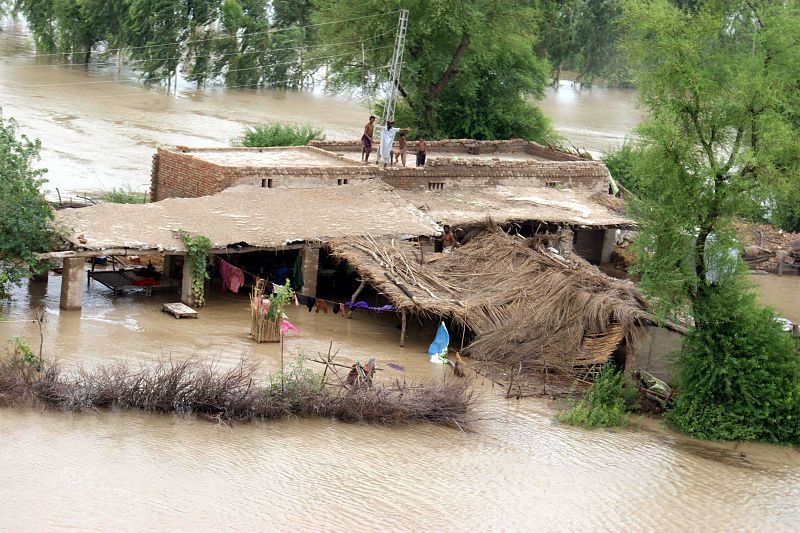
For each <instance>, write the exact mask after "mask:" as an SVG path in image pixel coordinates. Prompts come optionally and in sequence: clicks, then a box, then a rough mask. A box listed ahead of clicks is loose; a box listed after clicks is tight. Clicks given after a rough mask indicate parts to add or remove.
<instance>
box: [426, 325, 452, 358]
mask: <svg viewBox="0 0 800 533" xmlns="http://www.w3.org/2000/svg"><path fill="white" fill-rule="evenodd" d="M448 344H450V333H448V332H447V327H446V326H445V325H444V322H440V323H439V329H437V330H436V336H435V337H434V338H433V342H432V343H431V345H430V347H429V348H428V355H430V356H431V362H432V363H443V362H444V360H445V359H446V358H447V345H448Z"/></svg>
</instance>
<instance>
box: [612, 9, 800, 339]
mask: <svg viewBox="0 0 800 533" xmlns="http://www.w3.org/2000/svg"><path fill="white" fill-rule="evenodd" d="M624 5H625V24H626V39H625V43H624V45H625V50H626V52H627V55H628V57H629V59H630V61H631V65H632V68H633V69H634V72H635V79H636V86H637V88H638V90H639V94H640V99H641V101H642V103H643V104H644V106H645V107H646V108H647V111H648V118H647V119H646V120H645V121H644V122H643V123H642V124H641V125H640V127H639V128H638V131H637V133H638V134H639V138H640V140H641V153H640V154H639V155H638V157H637V158H636V161H635V164H634V167H633V174H634V175H635V176H636V179H637V196H638V199H637V201H635V202H633V203H632V204H631V206H630V207H631V211H632V213H633V214H634V216H635V217H636V219H637V222H638V224H639V228H640V232H639V235H640V237H639V242H638V243H637V249H638V251H639V254H640V258H639V261H638V266H637V268H638V269H639V271H640V273H641V274H642V287H643V289H645V291H646V292H647V293H648V294H649V295H650V296H651V297H654V298H656V300H657V301H658V302H659V303H660V304H661V305H662V308H666V309H669V310H671V311H673V312H676V311H680V310H685V309H686V308H687V306H690V304H691V303H692V302H693V301H695V300H697V299H698V298H700V297H701V296H702V293H703V292H704V291H707V290H710V288H711V286H712V285H714V284H715V283H716V281H714V279H713V278H714V276H712V275H711V274H712V272H711V270H712V267H713V266H714V265H713V260H710V259H709V257H707V255H708V254H709V253H710V252H712V251H713V250H717V252H714V253H716V256H717V258H720V257H722V256H723V255H724V254H722V253H719V250H722V249H723V248H724V247H725V246H731V247H738V246H737V244H736V243H735V241H733V232H732V231H731V220H732V219H733V217H735V216H736V215H737V214H739V213H742V212H747V211H748V210H751V209H752V208H753V207H754V206H759V205H762V204H763V203H769V202H770V201H771V197H774V195H773V194H772V193H774V191H776V190H781V189H782V188H784V187H787V186H789V187H791V185H790V184H791V183H795V184H796V183H797V178H798V176H799V175H800V144H798V143H797V142H796V141H795V140H796V138H797V137H798V133H799V132H798V131H797V116H798V111H800V97H798V92H797V90H796V83H797V80H798V79H800V55H798V54H796V53H795V51H794V46H793V43H796V42H800V8H798V6H797V5H796V4H794V3H791V4H785V5H784V4H779V3H769V2H746V1H721V0H719V1H717V0H714V1H711V0H709V1H707V2H703V3H700V4H698V6H696V8H695V9H693V10H685V11H684V10H681V9H679V8H677V7H675V6H674V5H672V4H671V3H670V2H668V1H667V0H628V1H626V2H625V4H624ZM710 240H713V244H709V241H710ZM699 326H700V327H702V324H700V325H699Z"/></svg>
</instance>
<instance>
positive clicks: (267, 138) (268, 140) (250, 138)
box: [232, 123, 325, 148]
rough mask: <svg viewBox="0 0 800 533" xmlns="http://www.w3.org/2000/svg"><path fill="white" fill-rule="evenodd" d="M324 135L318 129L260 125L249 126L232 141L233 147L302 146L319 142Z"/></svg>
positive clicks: (298, 126)
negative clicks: (311, 142) (310, 142)
mask: <svg viewBox="0 0 800 533" xmlns="http://www.w3.org/2000/svg"><path fill="white" fill-rule="evenodd" d="M324 139H325V135H324V134H323V133H322V130H321V129H319V128H312V127H311V126H308V125H300V124H278V123H272V124H261V125H258V126H250V127H249V128H247V129H246V130H245V131H244V133H243V134H242V136H241V137H237V138H235V139H233V141H232V142H233V145H234V146H245V147H248V148H262V147H270V146H303V145H306V144H308V143H309V141H321V140H324Z"/></svg>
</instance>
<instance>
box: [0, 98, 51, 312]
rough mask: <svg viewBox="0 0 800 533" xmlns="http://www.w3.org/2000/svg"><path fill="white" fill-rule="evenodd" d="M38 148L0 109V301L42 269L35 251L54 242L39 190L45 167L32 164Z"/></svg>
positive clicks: (47, 208)
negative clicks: (18, 284) (12, 289)
mask: <svg viewBox="0 0 800 533" xmlns="http://www.w3.org/2000/svg"><path fill="white" fill-rule="evenodd" d="M39 147H40V143H39V141H38V140H36V141H31V140H30V139H28V138H27V137H26V136H25V135H20V134H19V133H18V127H17V123H16V121H14V120H13V119H5V118H3V115H2V111H0V198H2V201H1V202H0V300H2V299H6V298H8V292H7V290H8V286H9V284H11V283H18V282H19V281H20V280H21V279H22V278H24V277H25V276H27V275H29V274H31V273H36V272H37V271H38V270H40V269H41V268H43V267H42V265H41V264H40V263H39V262H38V261H37V260H36V257H35V256H34V254H35V253H37V252H45V251H47V250H49V249H50V248H51V247H52V245H53V244H54V242H55V237H56V235H55V233H54V232H53V229H52V226H51V225H50V222H51V220H52V218H53V213H52V211H51V209H50V206H49V204H48V203H47V202H46V201H45V199H44V197H43V196H42V195H41V193H40V192H39V188H40V187H41V186H42V185H43V184H44V183H45V182H46V180H45V179H44V178H43V177H42V176H43V175H44V173H45V170H44V169H35V168H34V167H33V165H34V163H35V162H36V161H37V160H38V159H39Z"/></svg>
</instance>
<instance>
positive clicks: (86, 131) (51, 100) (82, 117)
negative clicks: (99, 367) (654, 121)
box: [0, 21, 800, 531]
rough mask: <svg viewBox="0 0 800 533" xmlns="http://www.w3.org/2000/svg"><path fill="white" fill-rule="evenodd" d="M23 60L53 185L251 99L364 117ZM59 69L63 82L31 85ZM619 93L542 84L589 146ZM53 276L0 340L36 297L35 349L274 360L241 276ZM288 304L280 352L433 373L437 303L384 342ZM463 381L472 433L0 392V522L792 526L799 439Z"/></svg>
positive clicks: (19, 292) (2, 50)
mask: <svg viewBox="0 0 800 533" xmlns="http://www.w3.org/2000/svg"><path fill="white" fill-rule="evenodd" d="M2 28H3V30H2V31H0V55H3V56H7V55H10V54H12V53H30V52H31V50H32V49H31V47H30V43H29V40H28V39H27V37H26V34H25V29H24V26H23V25H21V24H19V23H16V24H15V23H11V22H9V21H5V22H4V23H3V26H2ZM35 64H36V63H35V62H33V61H32V60H26V59H0V101H2V105H3V110H4V113H5V115H6V116H14V117H15V118H17V119H18V120H19V122H20V124H21V126H22V127H23V129H24V130H25V131H26V132H27V133H29V134H31V135H32V136H36V137H39V138H41V140H42V142H43V166H45V167H47V168H49V170H50V171H49V173H48V177H49V179H50V181H51V185H50V186H51V187H59V188H60V189H61V190H62V191H70V190H71V191H75V190H86V189H93V188H99V187H106V188H108V187H113V186H125V185H130V186H132V187H133V188H136V189H144V188H145V187H146V184H147V181H148V175H149V165H150V157H151V155H152V153H153V151H154V148H155V147H156V146H157V145H159V144H185V145H204V146H223V145H226V144H227V143H228V141H229V139H230V138H231V137H233V136H235V135H238V134H239V133H240V131H241V128H242V125H243V124H246V123H251V122H259V121H263V120H284V121H292V122H298V121H299V122H309V121H311V122H313V123H314V124H315V125H318V126H321V127H323V128H324V129H325V130H326V132H327V133H328V136H329V138H337V139H339V138H341V139H344V138H350V137H357V136H358V134H359V133H360V128H361V126H362V122H363V121H364V116H365V115H366V114H367V112H366V111H365V110H364V108H363V106H362V103H361V102H359V101H358V100H355V99H349V98H346V97H341V96H329V95H325V94H321V93H315V92H302V93H301V92H280V91H257V92H248V91H236V90H221V89H219V90H211V91H206V92H203V93H196V92H195V91H193V90H191V89H188V88H187V89H180V90H179V91H178V95H177V97H167V96H164V95H157V94H148V93H146V91H145V89H143V88H141V87H140V86H138V85H137V84H136V81H135V77H134V76H132V75H130V74H125V73H124V72H123V75H122V76H121V77H120V78H119V79H117V78H116V71H115V69H113V68H111V69H105V70H103V69H91V70H90V71H88V72H86V71H84V70H82V69H72V70H70V69H65V68H63V67H41V68H39V67H37V68H29V67H32V66H33V65H35ZM86 81H92V82H94V81H103V82H105V81H114V83H97V84H84V82H86ZM55 83H61V84H66V83H69V84H74V85H59V86H51V87H31V86H32V85H45V84H55ZM26 86H27V87H26ZM633 101H634V94H633V93H632V92H630V91H615V90H607V89H592V90H591V91H581V92H577V91H573V90H572V88H571V87H569V85H568V82H567V84H564V85H563V86H562V87H561V88H560V89H559V90H558V91H557V92H555V91H551V92H549V93H548V96H547V98H546V99H545V100H544V101H543V102H542V103H541V105H542V107H543V109H544V110H545V111H546V112H547V113H548V114H549V115H551V116H552V117H553V120H554V124H555V125H556V127H557V128H558V129H559V130H560V131H562V132H563V133H564V134H565V135H567V136H569V137H570V138H571V139H572V140H573V141H574V143H575V144H576V145H578V146H582V147H587V148H590V149H593V150H602V149H604V148H607V147H609V146H613V145H615V144H618V143H619V142H621V141H622V139H623V138H624V137H625V135H627V134H628V133H629V131H630V129H631V128H632V127H633V126H634V125H635V124H636V122H637V121H638V120H639V114H638V111H637V110H636V109H635V106H634V104H633ZM797 280H798V278H790V277H785V278H780V279H779V280H778V279H777V278H774V277H761V278H758V279H756V280H755V281H756V283H758V284H759V286H760V287H761V292H762V299H763V300H764V301H765V303H769V304H772V305H775V306H777V307H778V309H779V311H780V312H781V314H783V315H784V316H787V317H788V318H792V319H795V320H798V319H800V308H799V307H798V304H797V302H796V300H794V299H793V298H792V297H791V295H792V294H797V291H796V289H797ZM59 289H60V278H59V277H58V276H52V277H51V278H50V282H49V283H48V284H45V285H43V284H33V285H30V286H28V285H23V286H22V287H19V288H18V289H16V290H15V291H14V300H13V301H12V302H11V303H10V304H8V305H5V306H3V307H2V308H0V315H1V316H2V322H0V339H7V338H9V337H12V336H20V337H22V338H24V339H25V340H27V341H28V342H29V343H30V344H31V345H32V346H34V348H37V347H38V339H39V330H38V328H37V326H35V325H34V324H32V323H31V322H30V320H31V319H32V318H33V316H34V314H35V312H36V310H38V309H42V310H44V311H45V316H46V321H45V324H44V326H43V336H44V350H45V352H46V353H47V354H50V355H52V356H56V357H58V358H59V359H60V360H61V361H62V363H63V364H64V365H68V366H71V365H77V364H84V365H92V364H95V363H100V362H108V361H115V360H116V361H119V360H121V361H127V362H129V363H130V364H134V365H135V364H142V363H143V362H144V363H145V364H146V362H147V361H149V360H155V359H159V358H169V357H172V358H178V359H180V358H187V357H197V358H201V359H204V360H210V359H214V360H216V361H218V363H219V364H221V365H230V364H234V363H235V362H237V361H238V360H239V358H240V357H241V356H242V355H246V356H248V357H251V358H253V359H255V360H257V361H258V362H259V363H260V365H261V367H262V368H263V369H264V370H265V371H266V370H270V369H276V368H278V367H279V365H280V356H279V349H278V346H276V345H268V344H262V345H258V346H256V345H253V344H252V343H250V342H249V340H248V339H247V330H248V306H247V298H246V297H245V296H243V295H240V296H237V295H232V294H224V295H222V294H219V293H218V292H214V293H212V294H211V295H210V298H209V305H208V306H207V307H206V308H204V309H202V310H201V312H200V318H199V319H198V320H182V321H178V320H176V319H174V318H172V317H171V316H169V315H166V314H164V313H161V312H160V304H161V302H163V301H174V300H175V296H174V295H170V294H156V295H154V296H152V297H149V298H148V297H146V296H144V295H143V294H138V293H137V294H128V295H124V296H119V297H117V296H114V295H112V294H111V293H110V291H108V290H106V289H104V288H102V287H101V286H99V285H96V284H94V285H93V286H92V287H91V288H89V289H87V293H86V294H85V297H84V308H83V310H82V311H81V312H69V313H68V312H60V311H59V309H58V295H59ZM290 318H291V319H292V321H293V322H294V323H295V324H296V325H297V326H298V327H299V328H300V329H301V334H300V335H297V336H294V337H292V338H291V339H290V340H288V341H287V354H288V356H287V359H289V360H292V359H294V357H296V355H297V354H298V353H300V352H303V353H305V354H307V355H309V356H314V355H315V354H316V353H317V352H320V351H326V350H327V349H328V345H329V342H330V341H333V345H334V350H339V353H340V355H339V357H340V358H341V360H342V361H352V360H354V359H360V360H365V359H367V358H368V357H371V356H374V357H376V358H377V360H378V365H379V366H380V367H384V366H385V365H386V363H390V362H391V363H395V364H399V365H401V366H403V367H404V368H405V371H404V372H397V371H389V370H387V371H385V373H383V374H382V376H381V378H382V379H391V378H393V377H399V378H404V377H405V378H409V379H422V380H437V379H442V377H443V376H444V373H445V369H443V368H442V367H440V366H435V365H431V364H430V363H428V361H427V356H426V355H425V350H426V347H427V343H429V342H430V340H431V338H432V331H433V326H434V324H425V325H421V324H414V325H413V326H412V327H411V329H410V332H409V340H408V343H407V347H406V348H400V347H399V346H398V337H399V330H398V329H397V323H398V321H397V317H396V316H394V315H391V314H389V315H382V316H376V315H367V314H362V315H359V316H357V317H356V318H355V319H354V320H345V319H341V318H339V317H333V316H331V315H316V314H313V313H308V312H307V311H306V310H305V309H303V308H293V309H291V310H290ZM308 364H309V365H313V363H308ZM475 389H476V393H477V395H478V399H479V403H478V412H477V416H478V417H479V418H480V419H481V420H479V421H478V422H477V423H476V424H475V428H474V431H473V432H471V433H462V432H458V431H455V430H452V429H446V428H439V427H431V426H426V425H417V426H411V427H400V428H385V427H376V426H369V425H358V424H343V423H339V422H336V421H333V420H287V421H283V422H278V423H257V424H250V425H235V426H233V427H230V428H228V427H222V426H219V425H216V424H213V423H209V422H207V421H203V420H196V419H193V418H191V417H178V416H163V415H148V414H142V413H138V412H114V411H102V412H97V413H80V414H74V413H73V414H65V413H58V412H49V411H21V410H15V409H0V474H2V475H0V530H2V531H51V530H79V531H101V530H102V531H108V530H118V531H140V530H143V529H146V530H154V529H156V530H198V529H207V530H243V529H267V528H271V529H300V530H320V529H326V530H328V529H330V530H374V529H398V530H432V529H435V530H452V531H466V530H476V529H508V530H531V529H547V530H609V529H617V530H618V529H630V530H654V531H687V530H688V531H700V530H702V531H711V530H716V531H727V530H731V529H744V530H762V531H794V530H796V527H797V516H799V515H800V453H798V451H797V450H795V449H790V448H782V447H776V446H767V445H754V444H737V443H728V444H714V443H705V442H698V441H694V440H691V439H687V438H684V437H682V436H679V435H676V434H674V433H672V432H669V431H667V430H665V429H663V428H662V427H661V426H660V425H659V424H658V423H657V422H654V421H651V420H647V419H638V420H637V421H636V424H635V427H634V428H632V429H627V430H614V431H604V430H601V431H594V432H586V431H582V430H579V429H574V428H569V427H564V426H561V425H559V424H557V423H555V422H554V421H553V413H554V406H553V405H552V404H551V403H549V402H547V401H544V400H522V401H508V400H505V399H504V398H503V395H502V392H501V391H499V390H498V389H497V388H492V387H491V386H490V385H489V384H488V383H485V382H482V381H481V380H478V381H477V382H476V383H475Z"/></svg>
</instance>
